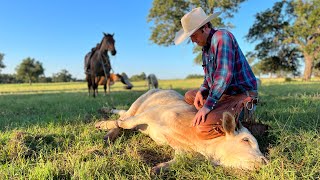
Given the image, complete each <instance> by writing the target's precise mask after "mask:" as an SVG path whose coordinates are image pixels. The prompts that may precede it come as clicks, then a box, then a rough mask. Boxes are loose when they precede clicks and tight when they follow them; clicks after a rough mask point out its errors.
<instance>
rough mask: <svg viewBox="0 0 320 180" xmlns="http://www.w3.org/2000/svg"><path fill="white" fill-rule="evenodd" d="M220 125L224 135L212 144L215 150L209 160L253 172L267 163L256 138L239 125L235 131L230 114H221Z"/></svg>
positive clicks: (234, 124)
mask: <svg viewBox="0 0 320 180" xmlns="http://www.w3.org/2000/svg"><path fill="white" fill-rule="evenodd" d="M222 125H223V129H224V130H225V134H226V135H225V136H224V137H223V138H221V139H220V140H219V141H216V142H215V143H213V144H212V145H213V146H215V147H213V146H212V148H214V149H215V150H213V151H212V152H214V153H213V154H212V155H211V158H212V160H213V162H214V163H215V164H218V165H223V166H225V167H233V168H240V169H248V170H253V169H256V168H259V167H260V166H261V165H263V164H266V163H267V159H266V158H265V157H264V156H263V154H262V153H261V151H260V149H259V145H258V142H257V140H256V138H255V137H254V136H253V135H252V134H251V133H250V132H249V131H248V129H247V128H245V127H243V126H241V125H240V128H239V130H237V131H236V123H235V119H234V117H233V116H232V115H231V114H230V113H228V112H225V113H224V114H223V121H222ZM209 151H210V150H209Z"/></svg>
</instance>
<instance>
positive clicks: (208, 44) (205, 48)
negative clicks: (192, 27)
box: [202, 28, 216, 51]
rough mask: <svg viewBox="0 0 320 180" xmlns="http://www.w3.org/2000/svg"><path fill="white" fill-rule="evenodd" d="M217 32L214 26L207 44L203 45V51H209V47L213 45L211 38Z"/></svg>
mask: <svg viewBox="0 0 320 180" xmlns="http://www.w3.org/2000/svg"><path fill="white" fill-rule="evenodd" d="M215 32H216V30H215V29H213V28H212V29H211V31H210V34H209V36H208V38H207V44H206V45H205V46H203V48H202V51H208V50H209V48H210V46H211V39H212V36H213V34H214V33H215Z"/></svg>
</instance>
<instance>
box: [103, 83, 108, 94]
mask: <svg viewBox="0 0 320 180" xmlns="http://www.w3.org/2000/svg"><path fill="white" fill-rule="evenodd" d="M107 84H108V83H104V85H103V89H104V96H106V95H107Z"/></svg>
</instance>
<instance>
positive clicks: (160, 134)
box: [95, 89, 268, 173]
mask: <svg viewBox="0 0 320 180" xmlns="http://www.w3.org/2000/svg"><path fill="white" fill-rule="evenodd" d="M111 112H112V113H117V114H119V115H120V118H119V119H118V120H108V121H100V122H97V123H96V125H95V126H96V128H98V129H101V130H109V132H108V133H107V135H106V137H105V140H111V141H112V140H114V139H115V138H116V137H117V136H118V134H119V131H120V128H123V129H138V130H139V131H141V132H142V133H144V134H147V135H149V136H150V137H151V138H152V139H153V140H154V141H155V142H156V143H157V144H159V145H169V146H171V147H172V148H173V149H174V150H175V153H176V154H179V153H183V152H186V151H194V152H198V153H200V154H202V155H204V156H205V157H206V158H208V159H209V160H210V161H211V162H212V163H214V164H215V165H222V166H226V167H233V168H240V169H249V170H253V169H255V168H259V167H260V166H261V165H263V164H265V163H267V162H268V161H267V159H266V158H265V157H264V156H263V154H262V153H261V151H260V150H259V146H258V143H257V140H256V139H255V137H254V136H253V135H252V134H251V133H250V132H249V131H248V129H247V128H245V127H243V126H242V125H241V123H240V124H239V125H238V127H237V124H236V122H235V118H234V117H233V116H232V115H231V113H229V112H225V113H224V114H223V120H222V127H223V131H224V133H225V135H224V136H220V137H217V138H214V139H207V140H204V139H200V138H199V137H198V136H197V134H196V130H195V129H196V127H194V126H192V119H193V117H194V116H195V114H196V112H197V110H196V109H195V107H194V106H193V105H189V104H187V103H186V102H185V100H184V97H183V96H182V95H180V94H179V93H178V92H176V91H173V90H159V89H151V90H149V91H148V92H146V93H145V94H143V95H142V96H140V97H139V98H138V99H137V100H136V101H135V102H134V103H133V104H132V105H131V107H130V108H129V110H128V111H125V110H111ZM174 162H175V158H174V159H172V160H170V161H168V162H164V163H160V164H158V165H156V166H155V167H153V168H152V172H153V173H159V172H160V170H161V169H165V168H168V167H169V166H170V165H171V164H172V163H174Z"/></svg>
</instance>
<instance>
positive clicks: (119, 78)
mask: <svg viewBox="0 0 320 180" xmlns="http://www.w3.org/2000/svg"><path fill="white" fill-rule="evenodd" d="M98 79H99V82H98V85H103V87H104V94H105V95H106V90H107V87H109V88H108V93H110V86H112V85H113V84H114V83H115V82H117V81H121V82H122V83H123V84H125V85H126V86H125V87H124V88H125V89H132V87H133V85H132V84H131V83H130V81H129V79H128V76H127V75H126V74H125V73H122V74H121V75H120V74H114V73H110V76H109V79H108V80H106V78H105V77H104V76H99V77H98ZM108 83H109V84H108ZM96 91H97V93H98V89H97V90H96Z"/></svg>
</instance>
